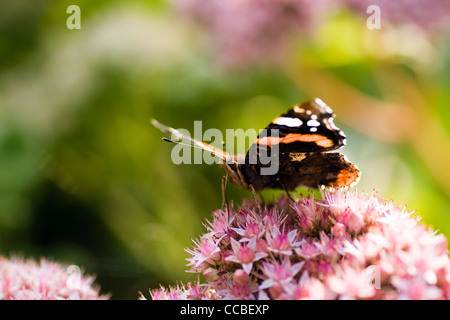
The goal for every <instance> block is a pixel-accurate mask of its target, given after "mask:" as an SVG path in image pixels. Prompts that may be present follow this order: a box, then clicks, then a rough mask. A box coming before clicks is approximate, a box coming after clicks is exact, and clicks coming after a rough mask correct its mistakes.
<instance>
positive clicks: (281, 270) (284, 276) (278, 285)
mask: <svg viewBox="0 0 450 320" xmlns="http://www.w3.org/2000/svg"><path fill="white" fill-rule="evenodd" d="M303 265H304V262H298V263H295V264H293V265H292V264H291V262H290V261H289V259H287V258H285V259H283V262H282V263H277V262H274V263H263V265H262V267H261V269H262V271H263V274H264V275H265V277H266V280H264V281H263V283H261V285H260V286H259V289H260V290H262V289H268V288H272V289H275V292H276V294H277V295H278V294H279V293H280V292H279V291H282V290H283V289H282V288H283V287H284V286H285V285H287V284H289V283H290V282H292V281H293V280H294V277H295V276H296V275H297V274H298V273H299V272H300V270H301V268H302V267H303ZM273 293H274V290H272V296H273Z"/></svg>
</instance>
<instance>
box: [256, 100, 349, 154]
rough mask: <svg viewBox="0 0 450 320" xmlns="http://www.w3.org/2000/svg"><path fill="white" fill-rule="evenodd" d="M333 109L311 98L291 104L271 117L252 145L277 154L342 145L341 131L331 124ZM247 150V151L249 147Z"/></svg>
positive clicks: (343, 136)
mask: <svg viewBox="0 0 450 320" xmlns="http://www.w3.org/2000/svg"><path fill="white" fill-rule="evenodd" d="M334 117H335V115H334V113H333V110H332V109H331V108H330V107H329V106H327V105H326V104H325V103H324V102H323V101H322V100H321V99H319V98H315V99H314V100H312V101H308V102H305V103H302V104H299V105H296V106H294V107H293V108H292V109H291V110H289V111H288V112H286V113H284V114H282V115H281V116H279V117H277V118H275V119H274V120H273V121H272V122H271V123H270V124H269V125H268V126H267V127H266V129H265V130H263V131H262V132H261V133H260V135H259V136H258V138H257V139H256V141H255V143H254V146H251V147H250V149H252V148H253V151H255V150H254V149H255V148H257V149H258V148H264V149H266V150H267V149H271V148H273V146H274V145H277V146H278V148H279V152H280V153H291V152H294V153H295V152H303V153H307V152H324V151H330V150H335V149H338V148H340V147H342V146H343V145H345V139H346V138H345V134H344V133H343V132H342V130H340V129H339V128H338V127H337V126H336V125H335V124H334V121H333V119H334ZM250 149H249V150H250Z"/></svg>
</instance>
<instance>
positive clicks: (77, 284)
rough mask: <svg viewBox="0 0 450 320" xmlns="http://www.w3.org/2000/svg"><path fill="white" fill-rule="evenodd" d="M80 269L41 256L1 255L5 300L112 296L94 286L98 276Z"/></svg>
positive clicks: (2, 296) (0, 277) (1, 290)
mask: <svg viewBox="0 0 450 320" xmlns="http://www.w3.org/2000/svg"><path fill="white" fill-rule="evenodd" d="M78 271H79V269H72V268H71V267H70V266H69V267H67V266H63V265H61V264H58V263H56V262H51V261H48V260H45V259H41V261H40V263H37V262H36V261H34V260H26V261H25V260H23V259H20V258H12V259H10V260H9V259H6V258H4V257H0V299H1V300H99V299H102V300H103V299H108V298H109V296H108V295H100V294H99V289H98V288H96V287H93V286H92V284H93V281H94V277H92V276H83V275H81V274H78V273H77V272H78Z"/></svg>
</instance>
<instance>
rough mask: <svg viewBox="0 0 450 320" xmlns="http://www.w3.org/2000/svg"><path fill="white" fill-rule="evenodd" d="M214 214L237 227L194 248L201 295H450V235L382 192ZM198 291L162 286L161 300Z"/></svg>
mask: <svg viewBox="0 0 450 320" xmlns="http://www.w3.org/2000/svg"><path fill="white" fill-rule="evenodd" d="M225 216H226V219H225ZM213 220H214V221H215V220H217V221H228V224H227V226H226V227H225V226H224V227H223V228H222V229H223V230H221V231H220V233H218V234H215V233H214V232H208V233H206V234H205V235H204V236H203V237H202V238H201V241H200V242H198V241H195V242H194V248H193V249H192V250H186V251H187V252H188V253H189V254H190V258H188V261H189V264H188V266H189V267H191V269H190V270H189V271H190V272H197V273H203V275H204V278H205V280H206V282H205V283H203V284H200V282H197V283H196V284H195V286H197V288H202V289H201V292H200V293H198V294H191V296H192V297H194V298H201V299H210V298H211V299H449V298H450V259H449V255H448V249H447V239H446V238H445V237H444V236H443V235H442V234H436V233H435V232H433V231H432V230H429V229H428V228H426V226H424V225H423V224H420V223H419V218H418V215H417V214H415V213H414V212H410V211H408V210H407V209H406V208H405V207H399V206H397V205H395V203H393V202H392V201H384V200H382V199H379V198H378V196H377V195H376V194H375V193H374V194H371V195H366V194H358V193H357V192H356V191H353V192H350V191H348V192H345V191H335V192H328V191H324V192H323V193H322V199H315V198H314V197H312V196H308V197H301V198H299V199H297V200H296V201H295V202H293V201H291V200H290V199H289V198H288V197H286V196H284V195H282V196H281V198H280V199H278V200H276V201H274V202H273V203H267V204H256V203H255V202H254V201H252V200H246V201H244V204H242V205H241V207H240V208H237V209H234V208H228V210H226V209H220V210H217V211H215V212H214V213H213ZM214 221H212V222H210V223H208V224H206V225H207V226H212V225H215V223H214ZM305 221H308V222H307V223H305ZM207 230H208V231H211V229H210V228H209V227H207ZM225 235H228V237H226V236H225ZM191 291H192V286H190V287H188V288H186V287H184V286H177V288H169V289H165V288H161V289H159V290H153V291H152V298H153V299H173V298H178V299H192V297H191V296H189V294H188V292H191Z"/></svg>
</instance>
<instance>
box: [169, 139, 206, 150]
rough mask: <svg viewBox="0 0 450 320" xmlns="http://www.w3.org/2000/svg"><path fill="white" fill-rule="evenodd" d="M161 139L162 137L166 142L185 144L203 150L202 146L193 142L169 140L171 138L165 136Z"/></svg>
mask: <svg viewBox="0 0 450 320" xmlns="http://www.w3.org/2000/svg"><path fill="white" fill-rule="evenodd" d="M161 139H162V140H163V141H166V142H170V143H175V144H181V145H182V146H186V147H191V148H195V149H200V150H203V149H202V148H200V147H199V146H196V145H195V144H193V143H183V142H180V141H173V140H171V139H169V138H166V137H164V138H161Z"/></svg>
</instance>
